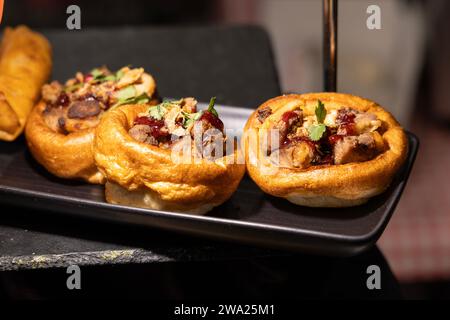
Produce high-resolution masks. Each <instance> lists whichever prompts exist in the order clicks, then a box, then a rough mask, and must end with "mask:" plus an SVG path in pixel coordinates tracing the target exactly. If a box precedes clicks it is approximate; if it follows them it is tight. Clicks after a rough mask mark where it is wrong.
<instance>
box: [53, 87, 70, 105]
mask: <svg viewBox="0 0 450 320" xmlns="http://www.w3.org/2000/svg"><path fill="white" fill-rule="evenodd" d="M69 103H70V98H69V96H68V95H67V93H65V92H64V91H63V92H61V93H60V94H59V96H58V99H56V101H55V104H54V105H53V106H54V107H59V106H61V107H67V106H68V105H69Z"/></svg>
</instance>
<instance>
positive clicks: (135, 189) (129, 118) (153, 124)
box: [94, 98, 245, 214]
mask: <svg viewBox="0 0 450 320" xmlns="http://www.w3.org/2000/svg"><path fill="white" fill-rule="evenodd" d="M196 104H197V102H196V101H195V100H194V99H193V98H185V99H181V100H178V101H172V102H163V103H161V104H160V105H157V106H154V107H150V108H149V107H148V106H143V105H140V106H135V105H126V106H122V107H119V108H117V109H115V110H112V111H110V112H108V114H106V115H105V116H104V117H103V118H102V119H101V121H100V124H99V126H98V127H97V131H96V136H95V143H94V148H95V161H96V164H97V166H98V168H99V169H100V170H101V171H102V172H103V174H104V175H105V177H106V178H107V183H106V200H107V201H108V202H110V203H115V204H122V205H130V206H136V207H143V208H151V209H156V210H164V211H177V212H185V213H192V214H203V213H205V212H207V211H209V210H211V209H212V208H213V207H215V206H218V205H220V204H222V203H223V202H225V201H226V200H227V199H228V198H230V196H231V195H232V194H233V192H234V191H235V190H236V188H237V186H238V184H239V182H240V180H241V179H242V176H243V174H244V172H245V165H244V163H243V161H241V163H238V162H239V161H238V159H237V158H238V151H237V148H233V151H232V152H230V153H228V154H225V156H223V154H220V155H219V154H217V155H216V156H215V157H214V158H205V157H203V155H200V156H199V157H195V158H194V157H193V156H192V154H190V153H189V152H188V157H185V158H181V157H178V156H179V151H180V150H182V148H179V146H180V143H181V142H182V141H183V142H186V141H187V142H188V144H187V146H188V148H189V150H196V149H195V148H196V145H195V143H194V141H195V139H194V138H193V134H194V131H196V130H197V129H196V128H198V129H199V132H198V133H200V134H201V135H200V136H201V137H205V136H206V134H207V130H211V132H215V133H220V132H222V133H223V123H222V121H221V120H220V119H219V117H218V114H217V112H216V111H215V110H214V108H213V107H211V105H210V108H208V110H204V111H200V112H197V110H196ZM212 105H213V104H212ZM203 134H204V135H203ZM174 136H177V137H180V139H179V140H177V141H176V142H173V139H172V138H173V137H174ZM218 139H220V138H218ZM197 141H199V142H200V144H203V146H205V147H206V148H207V145H208V144H209V142H208V141H210V140H208V139H201V140H197ZM191 142H192V144H191ZM220 143H222V142H220ZM205 144H206V145H205ZM184 150H186V149H184ZM195 152H196V151H194V154H197V153H195ZM180 160H181V161H180ZM242 160H243V159H242Z"/></svg>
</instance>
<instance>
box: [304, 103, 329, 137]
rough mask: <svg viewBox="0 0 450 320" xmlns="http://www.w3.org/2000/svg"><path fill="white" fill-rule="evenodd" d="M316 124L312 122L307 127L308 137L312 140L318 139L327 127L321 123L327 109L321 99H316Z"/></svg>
mask: <svg viewBox="0 0 450 320" xmlns="http://www.w3.org/2000/svg"><path fill="white" fill-rule="evenodd" d="M315 114H316V119H317V124H314V125H312V126H310V127H309V128H308V132H309V138H310V139H311V140H312V141H319V140H320V139H321V138H322V136H323V134H324V133H325V131H326V130H327V127H326V126H325V124H324V123H323V122H324V121H325V117H326V116H327V110H326V109H325V105H324V104H323V103H322V101H320V100H317V107H316V110H315Z"/></svg>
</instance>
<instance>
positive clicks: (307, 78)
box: [2, 0, 450, 298]
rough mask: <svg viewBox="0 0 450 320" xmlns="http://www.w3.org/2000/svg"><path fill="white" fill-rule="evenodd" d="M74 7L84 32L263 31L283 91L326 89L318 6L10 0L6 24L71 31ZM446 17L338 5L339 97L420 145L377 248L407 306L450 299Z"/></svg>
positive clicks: (409, 8)
mask: <svg viewBox="0 0 450 320" xmlns="http://www.w3.org/2000/svg"><path fill="white" fill-rule="evenodd" d="M70 4H77V5H79V6H80V8H81V12H82V19H81V20H82V30H83V29H86V28H90V27H96V26H121V25H155V26H166V25H178V26H180V25H181V26H184V25H186V26H187V25H205V24H233V25H234V24H241V25H242V24H245V25H248V24H251V25H258V26H261V27H262V28H264V29H265V30H266V31H267V32H268V34H269V35H270V37H271V40H272V45H273V49H274V55H275V59H276V63H277V66H278V71H279V77H280V82H281V85H282V89H283V91H284V92H298V93H304V92H312V91H321V90H322V54H321V50H322V1H321V0H198V1H183V0H153V1H145V2H144V1H137V0H127V1H126V2H124V1H114V0H109V1H103V0H100V1H75V0H14V1H12V0H6V1H5V8H4V17H3V21H2V24H3V25H17V24H20V23H24V22H26V23H27V24H28V25H29V26H31V27H34V28H38V29H44V28H65V24H66V18H67V14H66V8H67V6H68V5H70ZM374 4H375V5H378V6H379V7H380V8H381V30H369V29H368V28H367V27H366V20H367V18H368V17H369V14H368V13H367V12H366V10H367V7H368V6H369V5H374ZM448 14H450V1H448V0H427V1H425V0H424V1H419V0H416V1H414V0H409V1H407V0H378V1H376V0H369V1H367V0H340V1H339V26H338V41H339V47H338V48H339V49H338V50H339V51H338V52H339V53H338V90H339V91H341V92H348V93H353V94H356V95H361V96H364V97H367V98H369V99H372V100H375V101H377V102H378V103H380V104H381V105H383V106H385V107H386V108H387V109H389V110H390V111H391V112H392V113H393V114H394V115H395V116H396V117H397V119H398V120H399V121H400V122H401V123H402V125H403V126H404V127H405V128H407V129H408V130H410V131H412V132H414V133H415V134H416V135H418V136H419V138H420V141H421V149H420V151H419V154H418V158H417V162H416V165H415V168H414V170H413V173H412V176H411V178H410V180H409V183H408V186H407V188H406V190H405V193H404V196H403V198H402V200H401V202H400V204H399V206H398V209H397V211H396V213H395V214H394V216H393V219H392V220H391V223H390V224H389V226H388V228H387V229H386V232H385V233H384V234H383V236H382V238H381V240H380V241H379V243H378V245H379V246H380V248H381V250H382V252H383V253H384V255H385V256H386V258H387V260H388V262H389V264H390V265H391V267H392V269H393V271H394V273H395V275H396V276H397V277H398V279H399V281H400V282H401V284H402V288H403V290H404V291H405V294H406V296H407V297H411V298H422V297H423V298H425V297H435V298H439V297H447V298H448V297H450V170H449V169H448V166H449V164H450V148H449V147H450V59H449V57H450V19H448V18H447V17H448ZM73 32H82V31H73ZM238 49H239V48H237V50H238ZM243 54H245V52H243ZM255 107H257V106H255Z"/></svg>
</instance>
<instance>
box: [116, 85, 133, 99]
mask: <svg viewBox="0 0 450 320" xmlns="http://www.w3.org/2000/svg"><path fill="white" fill-rule="evenodd" d="M135 96H136V88H135V87H134V86H128V87H125V88H123V89H120V90H119V91H117V99H119V100H128V99H130V98H133V97H135Z"/></svg>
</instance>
